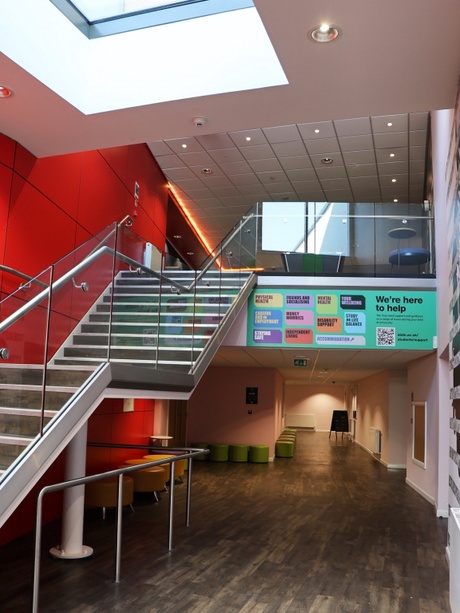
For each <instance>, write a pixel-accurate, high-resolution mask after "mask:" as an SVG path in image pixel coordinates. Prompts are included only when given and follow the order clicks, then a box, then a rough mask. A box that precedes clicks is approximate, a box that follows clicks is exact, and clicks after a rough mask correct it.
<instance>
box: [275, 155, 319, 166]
mask: <svg viewBox="0 0 460 613" xmlns="http://www.w3.org/2000/svg"><path fill="white" fill-rule="evenodd" d="M278 159H279V162H280V164H281V166H282V167H283V168H284V170H298V169H304V168H311V167H312V165H311V161H310V158H309V157H307V156H306V155H305V156H299V155H297V156H293V157H284V158H278Z"/></svg>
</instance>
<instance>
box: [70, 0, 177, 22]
mask: <svg viewBox="0 0 460 613" xmlns="http://www.w3.org/2000/svg"><path fill="white" fill-rule="evenodd" d="M188 3H189V0H98V2H94V0H72V2H71V4H73V5H74V6H75V8H77V9H78V10H79V11H80V13H82V15H84V16H85V17H86V19H87V20H88V21H89V22H94V21H99V20H100V19H112V18H114V17H121V16H124V15H128V14H130V13H137V12H139V11H148V10H151V9H156V8H158V7H163V6H164V7H167V6H170V5H172V4H174V5H176V6H180V5H182V4H188Z"/></svg>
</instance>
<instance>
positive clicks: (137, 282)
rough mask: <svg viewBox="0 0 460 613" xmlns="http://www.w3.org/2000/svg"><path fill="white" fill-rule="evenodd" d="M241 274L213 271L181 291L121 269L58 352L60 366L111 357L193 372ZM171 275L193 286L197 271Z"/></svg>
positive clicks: (234, 294)
mask: <svg viewBox="0 0 460 613" xmlns="http://www.w3.org/2000/svg"><path fill="white" fill-rule="evenodd" d="M249 276H250V275H249V274H245V275H244V276H243V277H242V275H241V273H232V272H230V273H220V272H219V271H215V272H208V273H207V274H206V276H205V278H204V279H203V280H202V282H201V283H200V284H199V285H198V286H197V288H196V293H194V294H185V293H178V290H177V288H176V286H174V285H167V286H166V287H161V286H160V283H159V280H158V278H157V277H156V276H153V275H151V276H149V275H147V274H138V273H137V272H136V271H134V272H131V271H122V272H121V273H120V275H119V276H118V277H117V278H116V281H115V287H114V290H113V305H112V326H111V329H110V323H109V320H110V308H111V298H112V292H111V288H109V289H108V290H107V292H106V293H105V294H104V295H103V296H102V297H101V298H100V300H99V301H98V302H97V303H96V305H95V308H94V309H92V310H91V312H90V313H88V314H87V316H86V317H85V319H84V320H83V321H82V323H81V324H80V326H79V327H78V329H77V331H76V332H75V333H74V334H73V335H72V337H71V339H69V341H70V342H67V343H66V344H65V346H64V347H62V349H61V350H60V351H59V352H58V354H57V355H56V357H55V359H54V360H53V363H54V364H55V365H59V366H63V365H65V366H81V365H84V366H90V365H95V364H99V363H100V362H101V361H103V360H106V359H107V355H108V337H109V333H110V334H111V345H110V361H111V362H114V363H127V364H130V365H134V366H138V367H144V368H150V369H152V368H155V369H160V370H168V371H174V372H182V373H188V372H189V371H190V370H191V369H192V367H193V364H194V363H195V362H196V361H197V360H198V358H199V357H200V355H201V354H202V352H203V350H204V348H205V347H206V344H207V343H208V341H209V340H210V338H211V337H212V335H213V334H214V332H215V331H216V330H217V328H218V327H219V325H220V323H221V321H222V320H223V318H224V316H225V314H226V313H227V311H228V310H229V308H230V307H231V305H232V304H233V302H234V300H235V298H236V297H237V296H238V293H239V291H240V289H241V286H242V284H244V283H245V282H246V281H247V279H248V278H249ZM168 277H169V279H171V280H172V281H174V282H175V283H176V284H179V285H181V286H184V287H186V286H188V285H190V283H192V281H193V280H194V277H195V272H194V271H177V272H174V273H173V274H169V275H168Z"/></svg>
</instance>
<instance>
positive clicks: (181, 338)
mask: <svg viewBox="0 0 460 613" xmlns="http://www.w3.org/2000/svg"><path fill="white" fill-rule="evenodd" d="M147 330H148V329H147ZM211 334H212V331H210V334H208V335H206V336H205V335H200V336H198V335H193V334H180V335H176V336H173V335H164V334H163V335H160V336H159V337H158V336H157V334H156V333H155V332H153V333H149V332H145V333H140V334H132V333H131V334H118V333H115V334H112V335H111V339H110V340H111V342H110V346H111V347H145V346H152V345H156V344H157V343H158V344H159V346H160V347H165V348H168V347H177V346H184V347H191V346H192V345H193V346H194V347H204V346H205V345H206V343H207V341H208V340H209V338H210V337H211ZM72 340H73V344H74V345H91V346H93V345H97V346H100V345H103V346H107V340H108V339H107V334H98V333H97V332H84V331H82V332H81V333H77V334H74V335H73V338H72Z"/></svg>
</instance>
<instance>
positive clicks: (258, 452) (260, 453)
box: [248, 445, 268, 464]
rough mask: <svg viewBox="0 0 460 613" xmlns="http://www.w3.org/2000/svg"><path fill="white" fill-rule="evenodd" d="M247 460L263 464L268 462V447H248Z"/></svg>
mask: <svg viewBox="0 0 460 613" xmlns="http://www.w3.org/2000/svg"><path fill="white" fill-rule="evenodd" d="M248 460H249V461H250V462H256V463H260V464H264V463H266V462H268V446H267V445H250V447H249V454H248Z"/></svg>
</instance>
